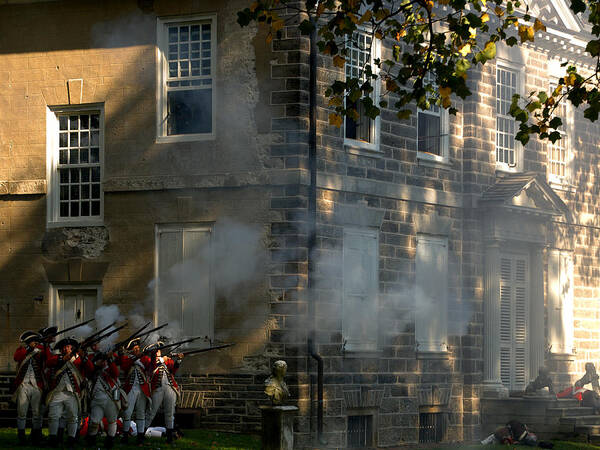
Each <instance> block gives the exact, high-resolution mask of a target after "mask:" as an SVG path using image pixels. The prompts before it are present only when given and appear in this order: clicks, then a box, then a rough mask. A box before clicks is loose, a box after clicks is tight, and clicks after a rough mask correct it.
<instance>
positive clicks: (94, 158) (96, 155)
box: [90, 148, 100, 163]
mask: <svg viewBox="0 0 600 450" xmlns="http://www.w3.org/2000/svg"><path fill="white" fill-rule="evenodd" d="M99 161H100V149H99V148H92V149H91V150H90V162H92V163H97V162H99Z"/></svg>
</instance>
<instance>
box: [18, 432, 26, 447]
mask: <svg viewBox="0 0 600 450" xmlns="http://www.w3.org/2000/svg"><path fill="white" fill-rule="evenodd" d="M17 438H19V445H25V444H26V443H27V439H26V438H25V430H18V431H17Z"/></svg>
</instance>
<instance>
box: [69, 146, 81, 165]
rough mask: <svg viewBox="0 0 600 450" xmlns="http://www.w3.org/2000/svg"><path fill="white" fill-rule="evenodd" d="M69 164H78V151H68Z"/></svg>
mask: <svg viewBox="0 0 600 450" xmlns="http://www.w3.org/2000/svg"><path fill="white" fill-rule="evenodd" d="M69 164H79V150H77V149H74V150H69Z"/></svg>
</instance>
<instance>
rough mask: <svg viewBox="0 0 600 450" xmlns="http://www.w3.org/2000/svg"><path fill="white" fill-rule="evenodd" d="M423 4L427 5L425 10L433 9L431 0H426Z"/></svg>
mask: <svg viewBox="0 0 600 450" xmlns="http://www.w3.org/2000/svg"><path fill="white" fill-rule="evenodd" d="M425 5H426V6H427V10H428V11H431V10H432V9H433V6H434V5H433V2H432V1H431V0H426V1H425Z"/></svg>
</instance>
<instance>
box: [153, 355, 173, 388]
mask: <svg viewBox="0 0 600 450" xmlns="http://www.w3.org/2000/svg"><path fill="white" fill-rule="evenodd" d="M156 359H157V358H155V359H154V360H153V361H152V368H151V370H152V372H151V377H150V385H151V386H152V390H153V391H154V390H156V389H158V388H159V387H160V386H161V381H162V372H163V371H164V372H166V374H167V379H168V380H169V384H170V385H171V387H172V388H173V389H174V390H175V391H176V392H177V393H179V386H178V385H177V382H176V381H175V377H174V375H175V372H177V369H179V363H176V362H175V361H174V360H172V359H171V358H169V357H166V356H163V357H162V362H157V361H156Z"/></svg>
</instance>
